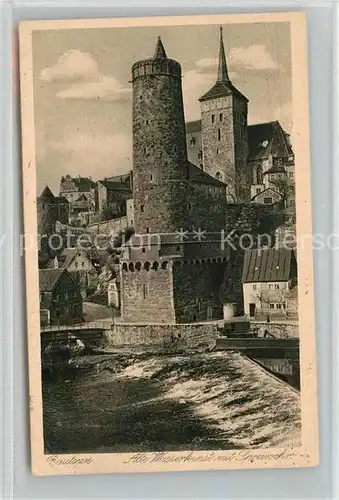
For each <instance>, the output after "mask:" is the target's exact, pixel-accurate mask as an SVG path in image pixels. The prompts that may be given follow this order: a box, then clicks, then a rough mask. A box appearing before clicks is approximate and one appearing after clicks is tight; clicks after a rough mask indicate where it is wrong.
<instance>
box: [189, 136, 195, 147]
mask: <svg viewBox="0 0 339 500" xmlns="http://www.w3.org/2000/svg"><path fill="white" fill-rule="evenodd" d="M195 142H196V140H195V138H194V137H192V139H191V140H190V145H191V146H194V144H195Z"/></svg>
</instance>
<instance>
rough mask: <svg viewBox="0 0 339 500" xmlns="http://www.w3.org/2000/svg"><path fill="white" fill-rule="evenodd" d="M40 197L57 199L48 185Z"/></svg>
mask: <svg viewBox="0 0 339 500" xmlns="http://www.w3.org/2000/svg"><path fill="white" fill-rule="evenodd" d="M39 198H40V199H44V200H55V196H54V194H53V193H52V191H51V190H50V189H49V187H48V186H46V187H45V189H44V190H43V192H42V193H41V195H40V196H39Z"/></svg>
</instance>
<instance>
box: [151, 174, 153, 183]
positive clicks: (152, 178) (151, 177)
mask: <svg viewBox="0 0 339 500" xmlns="http://www.w3.org/2000/svg"><path fill="white" fill-rule="evenodd" d="M150 178H151V182H152V181H153V174H151V175H150Z"/></svg>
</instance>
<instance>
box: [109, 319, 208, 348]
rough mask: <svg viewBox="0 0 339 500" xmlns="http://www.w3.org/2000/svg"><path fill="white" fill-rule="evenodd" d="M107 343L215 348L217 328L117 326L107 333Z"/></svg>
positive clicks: (135, 345)
mask: <svg viewBox="0 0 339 500" xmlns="http://www.w3.org/2000/svg"><path fill="white" fill-rule="evenodd" d="M106 336H107V337H106V339H107V343H108V344H109V345H110V346H116V347H127V346H130V347H138V346H142V347H145V346H146V347H147V346H150V347H157V348H159V347H169V348H178V349H181V348H182V349H185V348H186V349H187V348H192V349H194V348H197V347H203V348H207V347H214V345H215V339H216V336H217V326H216V324H213V323H200V324H199V323H196V324H193V325H192V324H190V325H185V324H182V325H159V324H157V325H143V324H137V325H135V324H116V325H114V327H113V328H112V329H111V330H109V331H107V332H106Z"/></svg>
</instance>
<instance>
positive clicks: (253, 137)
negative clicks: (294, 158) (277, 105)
mask: <svg viewBox="0 0 339 500" xmlns="http://www.w3.org/2000/svg"><path fill="white" fill-rule="evenodd" d="M278 130H280V131H281V133H282V135H283V138H284V141H285V146H286V156H291V155H293V151H292V148H291V147H290V146H289V144H288V142H287V138H286V133H285V132H284V130H283V129H282V127H281V125H280V123H279V122H278V121H277V120H276V121H273V122H266V123H257V124H255V125H249V126H248V150H249V160H250V161H253V160H259V159H262V158H268V156H269V155H270V154H271V155H274V154H275V153H276V152H277V145H276V144H275V141H274V138H275V134H276V132H277V131H278Z"/></svg>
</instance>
